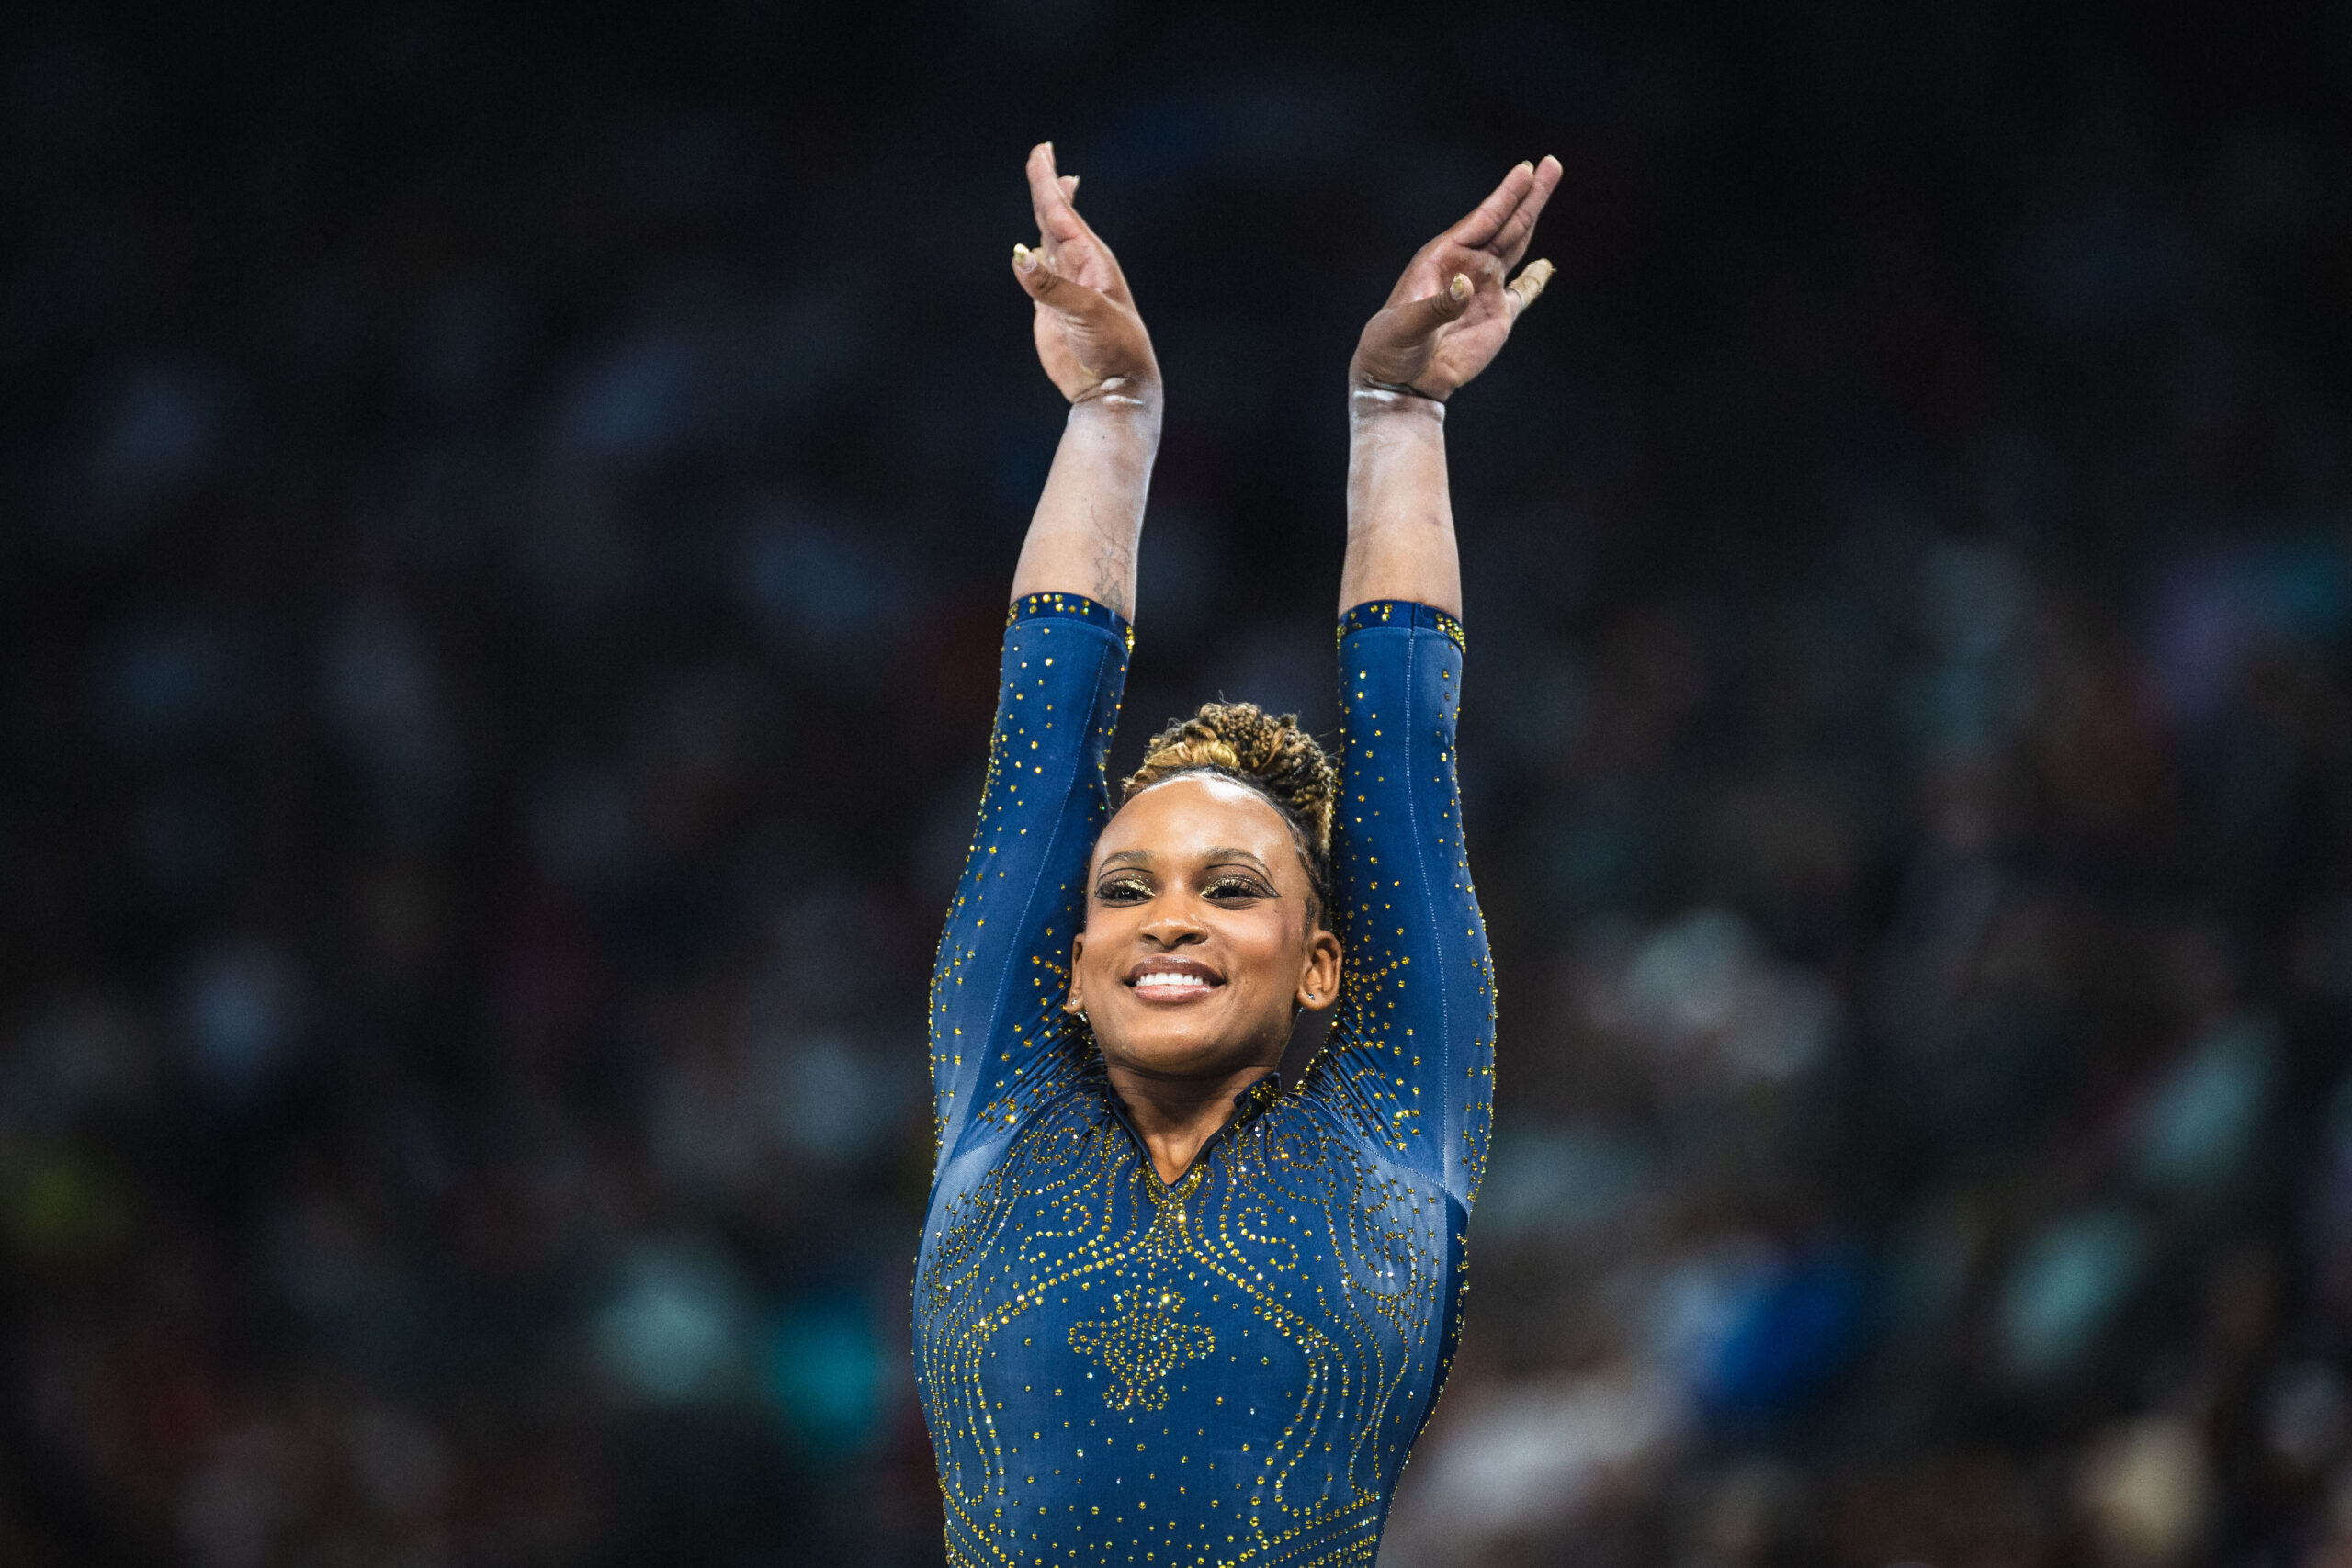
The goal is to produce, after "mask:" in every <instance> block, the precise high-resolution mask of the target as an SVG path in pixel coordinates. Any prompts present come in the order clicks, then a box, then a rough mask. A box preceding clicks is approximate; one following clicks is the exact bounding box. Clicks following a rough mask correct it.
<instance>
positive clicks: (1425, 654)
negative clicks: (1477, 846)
mask: <svg viewBox="0 0 2352 1568" xmlns="http://www.w3.org/2000/svg"><path fill="white" fill-rule="evenodd" d="M1461 636H1462V631H1461V626H1460V625H1459V623H1457V622H1455V621H1454V620H1453V618H1452V617H1451V616H1448V615H1443V614H1442V613H1441V612H1439V611H1436V610H1433V609H1431V608H1430V606H1428V605H1426V604H1410V603H1405V602H1400V601H1381V602H1375V603H1373V604H1360V605H1358V606H1356V607H1355V608H1354V609H1352V610H1351V611H1349V612H1348V614H1347V615H1345V616H1343V617H1342V618H1341V620H1340V708H1341V712H1342V714H1343V716H1344V723H1343V729H1344V732H1343V736H1342V746H1341V759H1340V803H1339V807H1340V808H1339V810H1338V812H1337V813H1336V815H1335V818H1334V822H1333V829H1332V855H1331V861H1332V866H1331V870H1332V882H1333V890H1332V891H1333V901H1334V904H1335V907H1336V908H1335V915H1336V919H1335V921H1334V929H1335V930H1336V931H1337V932H1338V934H1339V937H1340V942H1341V945H1342V947H1343V948H1344V950H1345V970H1344V980H1343V983H1342V986H1341V997H1340V1016H1339V1017H1338V1019H1337V1020H1336V1021H1334V1024H1333V1027H1332V1031H1331V1035H1330V1039H1329V1044H1328V1046H1327V1048H1326V1049H1327V1052H1328V1053H1329V1060H1328V1061H1327V1062H1326V1063H1325V1064H1324V1065H1323V1070H1324V1071H1325V1072H1326V1073H1327V1074H1328V1075H1329V1079H1330V1085H1329V1087H1330V1089H1331V1091H1332V1092H1334V1093H1336V1094H1338V1095H1340V1097H1341V1098H1342V1099H1344V1100H1346V1102H1347V1103H1348V1105H1349V1107H1350V1108H1351V1111H1352V1112H1353V1113H1354V1114H1355V1115H1356V1116H1358V1117H1359V1118H1360V1119H1361V1120H1362V1121H1363V1122H1364V1123H1365V1124H1366V1126H1367V1129H1368V1131H1370V1132H1371V1133H1372V1134H1373V1135H1374V1138H1375V1139H1376V1141H1378V1142H1380V1143H1382V1144H1383V1145H1385V1146H1386V1147H1388V1148H1389V1149H1390V1150H1391V1151H1392V1152H1393V1154H1394V1156H1395V1157H1397V1159H1399V1160H1400V1161H1402V1162H1404V1163H1407V1164H1409V1165H1411V1166H1413V1167H1414V1168H1418V1169H1421V1170H1424V1171H1426V1172H1428V1173H1429V1174H1430V1176H1432V1177H1435V1178H1437V1179H1441V1180H1442V1182H1443V1183H1444V1185H1445V1188H1446V1190H1448V1191H1449V1192H1452V1193H1453V1194H1454V1195H1455V1196H1456V1197H1458V1198H1460V1199H1461V1200H1462V1201H1464V1203H1467V1202H1468V1201H1470V1200H1471V1199H1472V1198H1473V1197H1474V1196H1475V1195H1476V1190H1477V1186H1478V1181H1479V1179H1480V1177H1481V1176H1482V1175H1483V1173H1484V1171H1485V1168H1486V1156H1487V1130H1488V1127H1489V1125H1490V1123H1491V1120H1492V1111H1493V1089H1494V1043H1495V987H1494V974H1493V968H1492V964H1491V963H1490V960H1489V956H1488V953H1487V932H1486V925H1485V922H1484V921H1483V919H1481V918H1480V916H1479V913H1478V900H1477V896H1476V893H1475V891H1474V890H1473V889H1472V886H1471V882H1470V867H1469V858H1468V853H1467V851H1466V850H1465V848H1464V841H1463V835H1462V803H1461V795H1460V791H1459V789H1458V787H1457V785H1456V783H1455V775H1454V744H1453V739H1454V723H1455V716H1456V715H1457V714H1458V713H1459V711H1460V707H1461V699H1462V644H1461Z"/></svg>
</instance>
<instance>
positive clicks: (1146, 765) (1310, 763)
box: [1119, 703, 1340, 911]
mask: <svg viewBox="0 0 2352 1568" xmlns="http://www.w3.org/2000/svg"><path fill="white" fill-rule="evenodd" d="M1180 773H1215V774H1216V775H1217V776H1218V777H1220V778H1228V779H1231V780H1233V781H1234V782H1235V783H1236V784H1244V785H1246V786H1248V787H1249V788H1250V789H1253V790H1255V791H1257V793H1258V794H1260V795H1263V796H1265V798H1266V800H1267V802H1268V803H1269V804H1270V805H1272V807H1274V809H1275V810H1277V811H1279V812H1281V813H1282V816H1283V820H1284V821H1285V822H1287V823H1289V824H1290V828H1291V831H1292V832H1294V833H1295V834H1296V835H1297V837H1298V840H1299V856H1300V858H1301V859H1303V860H1304V861H1305V862H1306V879H1307V881H1308V882H1309V883H1310V884H1311V885H1312V886H1313V887H1314V890H1315V899H1316V903H1317V908H1318V911H1319V910H1320V909H1326V908H1329V907H1330V903H1331V898H1330V881H1331V813H1332V812H1333V811H1334V810H1335V809H1337V807H1338V803H1339V793H1340V775H1339V772H1338V770H1337V769H1335V768H1333V767H1332V766H1331V760H1330V758H1329V757H1328V756H1326V755H1325V754H1324V751H1323V748H1322V746H1321V745H1320V744H1318V743H1317V740H1316V739H1315V737H1314V736H1312V735H1309V734H1308V733H1307V732H1306V730H1305V729H1303V728H1300V727H1299V723H1298V716H1297V715H1295V714H1287V713H1286V714H1283V715H1282V716H1280V717H1276V716H1274V715H1272V714H1270V713H1268V712H1267V711H1266V710H1265V709H1263V708H1261V707H1260V706H1259V705H1257V704H1255V703H1203V704H1202V705H1201V710H1200V712H1198V713H1196V714H1194V715H1193V716H1192V717H1190V718H1187V719H1180V720H1178V721H1177V722H1176V723H1174V724H1171V725H1170V726H1169V727H1168V728H1165V729H1163V730H1161V731H1160V732H1159V734H1158V735H1155V736H1153V737H1152V739H1151V744H1150V746H1149V747H1148V748H1147V749H1146V750H1145V751H1144V757H1143V765H1142V766H1141V767H1139V768H1137V769H1136V771H1135V772H1134V773H1129V774H1128V775H1127V779H1126V783H1125V785H1124V786H1122V788H1121V791H1120V795H1119V803H1120V804H1121V805H1123V806H1124V805H1125V804H1126V803H1127V802H1128V801H1130V800H1133V799H1134V798H1135V797H1136V795H1140V794H1142V793H1143V792H1144V791H1145V790H1148V789H1149V788H1150V787H1151V786H1152V785H1154V784H1160V783H1163V782H1164V781H1166V780H1169V779H1172V778H1174V777H1176V776H1177V775H1178V774H1180Z"/></svg>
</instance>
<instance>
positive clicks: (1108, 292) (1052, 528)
mask: <svg viewBox="0 0 2352 1568" xmlns="http://www.w3.org/2000/svg"><path fill="white" fill-rule="evenodd" d="M1028 172H1029V194H1030V199H1031V202H1032V204H1033V205H1034V206H1035V209H1036V211H1037V229H1038V232H1039V234H1040V235H1041V239H1040V241H1039V243H1038V245H1037V248H1036V249H1035V250H1034V251H1033V250H1031V249H1030V248H1029V247H1028V246H1026V245H1021V246H1017V247H1015V249H1014V252H1013V271H1014V275H1015V276H1017V277H1019V278H1020V280H1021V286H1022V287H1023V288H1024V289H1026V290H1027V291H1028V293H1029V296H1030V298H1031V299H1034V300H1035V301H1036V312H1035V314H1036V323H1035V324H1036V336H1037V356H1038V358H1039V359H1041V360H1042V361H1044V363H1045V367H1046V374H1047V375H1048V376H1050V377H1052V378H1053V380H1054V384H1055V385H1056V386H1057V387H1059V388H1060V389H1061V390H1062V393H1063V395H1064V396H1066V397H1068V398H1069V400H1070V412H1069V424H1068V425H1067V426H1066V427H1065V428H1064V429H1063V432H1062V441H1061V446H1060V449H1059V450H1058V451H1057V453H1056V454H1055V456H1054V468H1053V473H1052V475H1051V476H1050V477H1049V478H1048V479H1047V480H1046V491H1045V495H1044V497H1043V498H1042V499H1041V500H1039V502H1037V512H1036V515H1035V518H1034V519H1033V520H1032V521H1031V523H1030V525H1029V537H1028V542H1027V543H1026V544H1025V545H1023V547H1022V551H1021V564H1020V566H1019V568H1018V569H1017V570H1015V572H1014V574H1013V584H1012V592H1013V601H1012V615H1010V617H1009V618H1008V622H1007V625H1006V626H1005V632H1004V651H1003V656H1002V660H1001V665H1000V668H999V671H998V687H997V709H996V725H995V728H994V729H993V730H992V731H991V733H990V737H989V765H988V777H987V782H986V783H985V784H983V785H982V787H981V795H980V819H979V825H978V829H976V830H975V831H974V833H973V835H972V847H971V850H970V852H969V853H968V854H967V856H966V859H965V863H964V874H963V875H962V877H960V878H959V879H958V880H957V882H956V896H955V900H954V902H953V903H952V904H951V905H950V906H949V908H948V911H947V924H946V929H945V930H944V931H943V932H942V933H941V936H940V941H939V956H938V959H937V961H936V963H935V964H934V965H933V970H932V984H931V1030H930V1032H931V1077H932V1094H933V1100H932V1104H933V1111H934V1113H935V1116H936V1120H935V1122H934V1123H933V1126H934V1129H935V1131H936V1133H937V1134H938V1138H939V1153H940V1156H941V1158H942V1159H943V1160H947V1159H951V1158H953V1157H954V1156H955V1154H956V1151H957V1150H958V1149H959V1148H960V1147H962V1146H964V1145H965V1144H966V1143H967V1140H968V1139H969V1138H970V1137H972V1136H974V1135H987V1134H996V1135H1002V1134H1003V1133H1004V1130H1005V1129H1006V1128H1007V1127H1009V1126H1010V1124H1011V1122H1012V1120H1013V1119H1014V1117H1015V1116H1016V1115H1017V1113H1018V1111H1019V1110H1020V1109H1021V1108H1023V1107H1024V1106H1033V1105H1035V1104H1036V1103H1037V1102H1038V1100H1039V1099H1040V1097H1042V1096H1045V1095H1048V1094H1051V1093H1052V1092H1054V1090H1055V1088H1056V1086H1057V1084H1059V1083H1061V1082H1063V1081H1065V1080H1066V1078H1067V1076H1068V1074H1069V1071H1070V1069H1071V1068H1072V1067H1073V1066H1074V1065H1075V1064H1074V1063H1073V1062H1072V1061H1071V1059H1070V1054H1069V1052H1068V1051H1067V1050H1066V1049H1064V1048H1063V1046H1064V1042H1063V1038H1062V1031H1061V999H1062V989H1063V987H1064V985H1065V984H1066V983H1067V978H1068V976H1066V974H1065V973H1064V968H1065V962H1066V960H1067V959H1068V957H1069V945H1070V933H1071V932H1072V931H1075V930H1076V929H1077V926H1078V921H1079V919H1080V912H1081V908H1080V904H1081V893H1082V891H1083V886H1082V885H1083V880H1084V877H1085V872H1086V855H1087V852H1088V850H1089V849H1090V848H1091V846H1092V845H1093V842H1094V839H1095V835H1097V834H1098V833H1100V832H1101V831H1102V829H1103V822H1104V820H1105V819H1106V818H1108V817H1109V816H1110V811H1111V801H1110V788H1109V784H1108V782H1107V781H1106V780H1105V779H1104V778H1103V757H1104V754H1105V752H1106V750H1107V749H1108V748H1109V746H1110V742H1111V726H1112V723H1113V721H1114V719H1115V718H1116V717H1117V715H1118V710H1119V694H1120V691H1121V689H1122V688H1123V686H1124V684H1125V679H1126V668H1127V639H1126V629H1127V628H1126V622H1125V615H1127V613H1128V609H1129V606H1131V605H1132V604H1134V602H1135V553H1136V535H1137V533H1138V531H1139V530H1140V528H1141V526H1142V524H1143V500H1144V488H1145V485H1146V483H1147V482H1148V480H1149V479H1150V477H1151V459H1152V455H1153V452H1154V450H1155V449H1156V448H1157V446H1158V445H1159V367H1158V366H1157V364H1155V363H1154V361H1153V359H1152V355H1151V339H1150V337H1149V336H1148V334H1147V333H1145V332H1144V330H1143V321H1142V320H1141V318H1139V317H1138V316H1137V315H1136V309H1135V301H1134V300H1133V299H1131V298H1130V297H1129V296H1128V293H1127V286H1126V283H1125V279H1123V278H1122V277H1121V276H1119V269H1118V263H1117V262H1116V261H1114V259H1113V258H1112V255H1111V251H1110V247H1108V246H1106V245H1104V244H1103V242H1102V241H1101V240H1100V239H1099V238H1097V237H1096V236H1095V234H1094V231H1092V230H1091V229H1090V228H1088V227H1087V226H1086V224H1085V222H1084V220H1081V219H1080V217H1079V216H1078V213H1077V211H1076V210H1075V209H1073V208H1072V207H1071V206H1070V194H1071V193H1072V192H1073V191H1074V190H1076V189H1077V186H1078V181H1077V179H1076V178H1075V177H1073V176H1069V175H1061V174H1059V173H1058V172H1057V170H1056V169H1055V167H1054V155H1053V148H1052V147H1051V146H1050V145H1048V146H1041V147H1038V148H1037V149H1036V150H1035V151H1034V152H1031V153H1030V154H1029V171H1028Z"/></svg>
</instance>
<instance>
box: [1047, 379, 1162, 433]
mask: <svg viewBox="0 0 2352 1568" xmlns="http://www.w3.org/2000/svg"><path fill="white" fill-rule="evenodd" d="M1163 400H1164V399H1163V394H1162V392H1161V390H1160V386H1159V377H1158V376H1157V375H1150V376H1144V375H1136V376H1106V377H1104V378H1103V379H1102V380H1100V381H1097V382H1095V383H1094V385H1092V386H1091V387H1089V388H1087V389H1086V390H1084V391H1082V392H1080V393H1079V394H1078V396H1076V397H1074V398H1072V399H1070V400H1069V412H1070V417H1071V418H1072V419H1076V418H1078V417H1079V416H1080V414H1081V413H1085V414H1088V415H1090V416H1093V417H1102V418H1109V419H1116V420H1122V421H1147V422H1148V423H1151V424H1152V425H1154V426H1155V427H1156V426H1157V425H1158V424H1159V414H1160V409H1161V406H1162V402H1163Z"/></svg>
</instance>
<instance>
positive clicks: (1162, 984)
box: [1136, 969, 1209, 991]
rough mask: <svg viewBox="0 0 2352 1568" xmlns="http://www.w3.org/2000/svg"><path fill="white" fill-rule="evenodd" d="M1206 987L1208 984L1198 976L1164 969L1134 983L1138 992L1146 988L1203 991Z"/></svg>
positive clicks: (1139, 978)
mask: <svg viewBox="0 0 2352 1568" xmlns="http://www.w3.org/2000/svg"><path fill="white" fill-rule="evenodd" d="M1208 986H1209V983H1208V982H1207V981H1206V980H1204V979H1202V978H1201V977H1200V976H1198V975H1181V974H1177V973H1174V972H1172V971H1170V970H1166V969H1155V970H1153V971H1152V972H1151V973H1149V974H1148V975H1144V976H1140V977H1138V978H1137V979H1136V989H1137V990H1139V991H1140V990H1142V989H1144V988H1145V987H1150V988H1151V989H1152V990H1155V991H1173V990H1179V989H1182V990H1190V991H1205V990H1207V989H1208Z"/></svg>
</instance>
